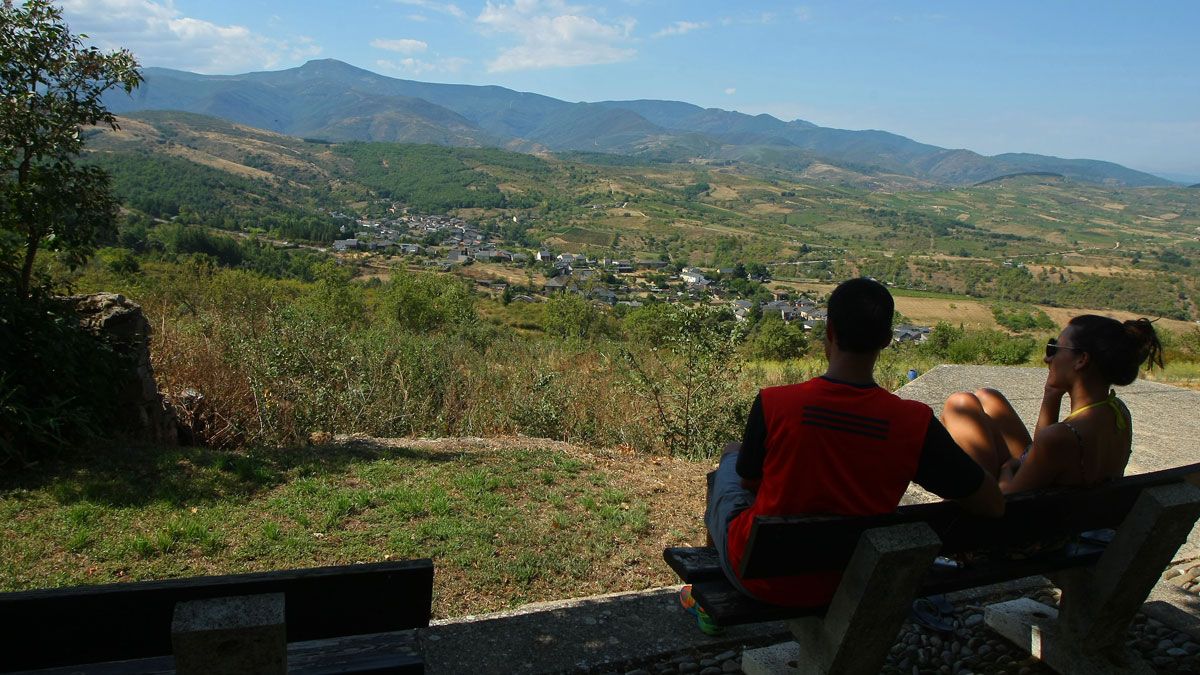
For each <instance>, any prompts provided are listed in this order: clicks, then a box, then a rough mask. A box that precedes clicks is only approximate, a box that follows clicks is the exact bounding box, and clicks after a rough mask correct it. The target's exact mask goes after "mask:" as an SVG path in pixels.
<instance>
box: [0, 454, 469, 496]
mask: <svg viewBox="0 0 1200 675" xmlns="http://www.w3.org/2000/svg"><path fill="white" fill-rule="evenodd" d="M461 457H462V455H461V453H457V452H446V451H429V450H414V449H410V448H404V447H394V446H390V445H385V444H382V443H376V442H371V441H368V440H358V439H352V440H350V441H347V442H344V443H337V444H330V445H321V446H306V447H296V448H265V449H257V450H249V451H244V452H229V451H221V450H214V449H211V448H201V447H185V448H162V447H146V446H140V447H131V446H119V447H116V446H114V447H106V448H93V449H89V450H86V451H84V450H78V451H74V452H72V453H70V454H64V455H61V456H59V457H58V458H55V459H54V460H50V461H46V462H44V463H42V464H39V465H36V466H33V467H29V468H26V469H24V470H21V471H19V472H11V473H8V474H4V475H0V497H3V496H4V494H5V493H12V492H16V491H20V490H30V491H33V490H39V491H40V490H45V491H47V492H49V494H51V495H52V496H53V498H54V500H55V501H57V502H59V503H60V504H74V503H78V502H91V503H95V504H100V505H105V506H110V507H117V508H120V507H135V506H145V505H147V504H152V503H155V502H163V503H167V504H171V505H173V506H182V505H185V504H190V505H195V504H202V503H206V502H214V501H219V500H228V499H231V498H233V499H237V498H249V497H251V496H253V495H254V494H256V493H259V492H262V491H264V490H269V489H271V488H273V487H275V486H277V485H280V484H283V483H285V482H287V481H289V480H293V479H295V478H299V477H305V476H336V475H340V474H344V473H346V472H348V471H349V470H350V467H351V465H353V464H360V463H366V462H373V461H379V460H411V461H418V462H424V463H441V462H448V461H455V460H458V459H460V458H461Z"/></svg>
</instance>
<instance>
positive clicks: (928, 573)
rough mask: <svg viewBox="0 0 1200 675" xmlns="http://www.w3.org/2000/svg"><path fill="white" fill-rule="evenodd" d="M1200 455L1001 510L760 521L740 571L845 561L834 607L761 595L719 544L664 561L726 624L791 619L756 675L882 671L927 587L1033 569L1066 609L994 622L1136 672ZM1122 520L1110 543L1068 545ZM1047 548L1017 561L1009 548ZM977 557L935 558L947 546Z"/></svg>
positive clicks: (778, 571) (993, 610) (1049, 651)
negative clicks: (1151, 603)
mask: <svg viewBox="0 0 1200 675" xmlns="http://www.w3.org/2000/svg"><path fill="white" fill-rule="evenodd" d="M1198 474H1200V464H1193V465H1189V466H1186V467H1179V468H1174V469H1168V470H1164V471H1158V472H1154V473H1148V474H1141V475H1137V476H1129V477H1126V478H1122V479H1120V480H1117V481H1112V482H1109V483H1106V484H1103V485H1100V486H1097V487H1092V488H1087V489H1079V488H1076V489H1058V490H1049V491H1042V492H1035V493H1026V494H1021V495H1015V496H1010V497H1008V499H1007V510H1006V514H1005V516H1004V517H1003V518H1000V519H986V518H979V517H973V516H969V515H967V514H965V513H964V512H963V511H962V510H961V508H960V507H959V506H958V505H957V504H954V503H951V502H941V503H934V504H919V505H913V506H905V507H901V508H900V509H898V510H897V511H895V512H893V513H890V514H886V515H881V516H870V517H791V518H767V517H760V518H757V519H756V520H755V522H754V523H753V525H752V529H751V533H750V538H749V542H748V544H747V548H746V553H745V554H744V557H743V560H742V569H741V573H742V575H743V576H744V577H746V578H769V577H777V576H788V575H796V574H806V573H812V572H823V571H844V574H843V576H842V580H841V583H840V585H839V587H838V589H837V591H836V593H835V595H834V597H833V599H832V601H831V602H830V604H829V605H828V606H827V607H818V608H809V609H797V608H789V607H780V606H776V605H770V604H766V603H762V602H759V601H757V600H754V599H752V598H750V597H747V596H746V595H744V594H742V593H740V592H739V591H738V590H737V589H735V588H734V587H733V586H732V585H731V584H730V583H729V582H728V580H727V579H726V578H725V575H724V574H723V573H722V571H721V569H720V566H719V563H718V560H717V556H716V551H715V550H714V549H712V548H668V549H666V550H665V551H664V552H663V557H664V558H665V559H666V561H667V563H668V564H669V565H670V566H671V568H672V569H673V570H675V572H676V573H677V574H678V575H679V576H680V578H682V579H683V580H684V581H685V582H687V583H690V584H692V585H693V587H692V595H693V596H694V597H695V598H696V600H697V601H698V602H699V603H700V605H701V606H702V607H704V609H705V611H707V612H708V613H709V614H710V615H711V616H712V617H713V619H714V620H715V621H716V622H717V623H718V624H719V625H736V624H742V623H753V622H759V621H774V620H781V619H782V620H788V621H789V622H790V623H789V625H790V627H791V630H792V633H793V635H794V637H795V638H796V642H794V643H788V644H786V645H777V646H775V647H770V648H766V649H763V650H754V651H749V652H747V653H746V654H745V655H744V656H743V660H742V668H743V670H745V671H746V672H747V673H751V674H753V673H765V672H799V673H877V672H879V669H880V668H881V666H882V665H883V664H884V662H885V660H886V658H887V654H888V651H889V650H890V649H891V647H892V645H893V644H894V642H895V639H896V636H897V634H898V633H899V631H900V628H901V626H902V624H903V622H904V620H905V618H906V617H907V616H908V613H909V608H910V607H911V604H912V601H913V599H914V598H916V597H918V596H925V595H932V594H936V593H945V592H950V591H955V590H963V589H967V588H975V587H980V586H987V585H990V584H994V583H999V582H1003V581H1010V580H1013V579H1020V578H1024V577H1028V576H1034V575H1048V576H1051V577H1052V578H1053V579H1054V580H1055V581H1056V583H1057V584H1058V585H1059V586H1060V587H1061V588H1062V591H1063V595H1062V602H1061V609H1057V610H1056V609H1054V608H1051V607H1045V606H1042V605H1038V604H1037V603H1033V602H1032V601H1029V600H1019V601H1015V602H1013V603H1004V604H1001V605H994V606H991V607H989V608H987V610H986V611H985V620H986V621H987V623H988V625H989V626H991V627H992V628H993V629H995V630H997V631H998V632H1000V633H1001V634H1002V635H1004V636H1005V637H1006V638H1008V639H1009V640H1012V641H1013V642H1015V643H1016V644H1018V645H1019V646H1022V647H1024V648H1026V649H1027V650H1028V651H1030V653H1031V654H1033V655H1034V656H1035V657H1037V658H1039V659H1042V660H1043V661H1044V662H1045V663H1046V664H1047V665H1049V666H1050V667H1052V668H1054V669H1056V670H1058V671H1059V672H1064V673H1104V672H1111V673H1117V672H1121V673H1128V672H1137V671H1138V670H1139V669H1140V670H1144V671H1147V672H1148V668H1146V667H1145V665H1144V664H1140V663H1138V662H1137V660H1136V657H1134V656H1132V655H1131V654H1129V653H1127V652H1126V650H1125V648H1124V645H1125V640H1124V634H1125V632H1126V630H1127V628H1128V627H1129V624H1130V622H1131V621H1132V620H1133V617H1134V615H1135V614H1136V612H1137V611H1138V609H1139V608H1140V607H1141V605H1142V603H1143V602H1144V601H1145V599H1146V597H1147V596H1148V595H1149V593H1150V591H1151V589H1152V588H1153V586H1154V584H1155V582H1156V581H1157V580H1158V579H1159V576H1160V575H1161V574H1162V571H1163V570H1164V569H1165V568H1166V566H1167V565H1168V564H1169V563H1170V561H1171V559H1172V556H1173V555H1174V554H1175V552H1176V551H1177V550H1178V549H1179V547H1180V546H1181V545H1182V544H1183V542H1184V541H1185V540H1186V538H1187V536H1188V533H1189V532H1190V531H1191V529H1192V526H1193V525H1194V524H1195V522H1196V520H1197V518H1198V517H1200V488H1197V487H1196V486H1194V485H1192V484H1191V483H1189V482H1188V481H1189V479H1194V478H1195V477H1196V476H1197V475H1198ZM1101 529H1115V530H1116V534H1115V536H1114V537H1113V539H1112V541H1111V543H1108V544H1107V545H1104V544H1094V543H1093V544H1084V543H1072V544H1069V545H1066V546H1064V545H1063V541H1064V539H1068V538H1075V537H1077V536H1078V535H1080V534H1081V533H1084V532H1088V531H1092V530H1101ZM1039 545H1040V546H1041V547H1043V550H1042V551H1041V552H1039V553H1035V554H1032V555H1027V556H1024V557H1021V558H1019V559H1016V558H1014V557H1013V556H1011V555H1008V554H1006V552H1013V551H1026V552H1028V551H1030V550H1032V549H1036V548H1037V547H1038V546H1039ZM939 554H940V555H944V556H955V557H957V558H960V559H966V560H969V561H971V562H968V563H967V564H966V565H964V566H963V567H962V568H961V569H960V568H957V567H954V566H947V565H934V564H933V563H934V559H935V557H936V556H938V555H939Z"/></svg>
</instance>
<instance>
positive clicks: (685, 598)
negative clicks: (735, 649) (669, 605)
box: [679, 584, 722, 635]
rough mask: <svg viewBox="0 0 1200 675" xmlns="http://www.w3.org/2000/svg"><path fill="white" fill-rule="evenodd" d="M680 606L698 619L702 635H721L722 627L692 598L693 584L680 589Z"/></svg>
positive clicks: (697, 624) (697, 623) (697, 622)
mask: <svg viewBox="0 0 1200 675" xmlns="http://www.w3.org/2000/svg"><path fill="white" fill-rule="evenodd" d="M679 604H681V605H683V608H684V609H686V610H687V611H688V613H689V614H691V615H692V616H694V617H696V626H697V627H699V628H700V632H701V633H704V634H705V635H720V634H721V632H722V631H721V627H720V626H718V625H717V623H716V622H715V621H713V620H712V617H711V616H709V615H708V612H706V611H704V609H703V608H702V607H701V606H700V603H698V602H696V599H695V598H693V597H692V585H691V584H688V585H686V586H684V587H683V588H681V589H679Z"/></svg>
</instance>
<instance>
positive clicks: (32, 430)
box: [0, 286, 124, 466]
mask: <svg viewBox="0 0 1200 675" xmlns="http://www.w3.org/2000/svg"><path fill="white" fill-rule="evenodd" d="M122 365H124V364H123V361H122V359H121V358H120V357H118V356H117V355H116V354H115V353H114V352H113V350H112V349H111V348H110V346H109V345H107V344H106V343H105V342H104V341H102V340H98V339H96V338H95V337H93V336H92V335H90V334H88V333H86V332H85V331H83V330H82V329H80V327H79V323H78V319H77V318H76V316H75V315H74V313H73V312H72V311H71V310H70V309H68V308H67V307H66V305H64V304H62V303H61V302H57V301H55V300H53V299H51V298H48V297H45V296H44V295H42V294H40V293H37V292H35V293H34V295H33V296H32V297H29V298H22V297H19V296H18V294H17V292H16V289H15V288H12V287H10V286H4V287H2V288H0V466H7V465H10V464H12V463H21V462H30V461H34V460H36V459H38V458H39V457H41V456H43V455H45V454H47V453H49V452H52V451H54V450H57V449H61V448H63V447H67V446H72V445H78V444H83V443H88V442H90V441H94V440H96V439H97V438H100V437H103V436H104V435H105V425H106V423H107V422H108V421H109V420H111V419H112V418H113V416H114V414H115V410H114V402H115V401H116V398H117V392H116V386H115V383H117V382H120V381H122V380H121V378H120V377H119V373H120V370H121V367H122Z"/></svg>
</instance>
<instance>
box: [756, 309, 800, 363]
mask: <svg viewBox="0 0 1200 675" xmlns="http://www.w3.org/2000/svg"><path fill="white" fill-rule="evenodd" d="M750 344H751V351H752V352H753V354H754V356H755V357H757V358H760V359H769V360H772V361H784V360H787V359H794V358H798V357H800V356H803V355H804V352H805V350H807V349H808V336H807V335H805V334H804V329H803V328H801V327H800V324H799V323H795V322H793V323H785V322H784V321H783V319H781V318H779V317H778V316H775V315H774V314H772V315H770V316H766V317H763V320H762V321H760V322H758V325H757V326H756V327H755V330H754V335H753V336H752V337H751V343H750Z"/></svg>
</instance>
